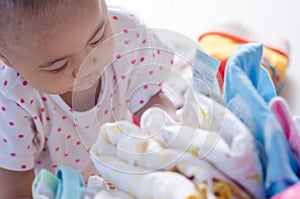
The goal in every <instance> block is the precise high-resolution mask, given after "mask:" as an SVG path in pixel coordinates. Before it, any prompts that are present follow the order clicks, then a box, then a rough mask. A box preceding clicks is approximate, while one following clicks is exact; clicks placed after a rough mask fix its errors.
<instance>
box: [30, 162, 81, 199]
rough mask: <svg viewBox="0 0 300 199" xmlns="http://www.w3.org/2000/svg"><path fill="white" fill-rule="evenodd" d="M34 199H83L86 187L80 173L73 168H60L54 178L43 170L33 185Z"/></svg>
mask: <svg viewBox="0 0 300 199" xmlns="http://www.w3.org/2000/svg"><path fill="white" fill-rule="evenodd" d="M32 194H33V198H34V199H68V198H74V199H81V198H83V197H84V194H85V185H84V181H83V178H82V176H81V175H80V173H79V172H78V171H76V170H74V169H72V168H69V167H65V166H60V167H59V168H58V170H57V172H56V175H55V176H54V175H53V174H52V173H51V172H50V171H48V170H46V169H42V170H41V171H40V172H39V174H38V175H37V176H36V177H35V179H34V181H33V184H32Z"/></svg>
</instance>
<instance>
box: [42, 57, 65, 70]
mask: <svg viewBox="0 0 300 199" xmlns="http://www.w3.org/2000/svg"><path fill="white" fill-rule="evenodd" d="M67 57H68V56H64V57H61V58H58V59H55V60H53V61H50V62H47V63H45V64H41V65H39V66H38V68H47V67H49V66H51V65H53V64H55V63H56V62H59V61H62V60H64V59H66V58H67Z"/></svg>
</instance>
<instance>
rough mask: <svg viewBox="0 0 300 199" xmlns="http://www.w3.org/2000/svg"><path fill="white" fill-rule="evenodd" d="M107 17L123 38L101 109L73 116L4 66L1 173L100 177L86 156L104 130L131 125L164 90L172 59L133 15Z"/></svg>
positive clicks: (105, 79) (0, 74)
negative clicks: (65, 171)
mask: <svg viewBox="0 0 300 199" xmlns="http://www.w3.org/2000/svg"><path fill="white" fill-rule="evenodd" d="M109 11H110V17H111V18H110V20H111V22H112V25H113V30H114V33H115V34H116V35H119V36H117V38H118V39H117V44H116V49H117V50H116V53H115V56H114V57H115V59H114V60H113V62H112V64H110V65H109V66H108V67H107V68H106V70H105V72H104V73H103V75H102V77H101V81H102V85H101V92H100V96H99V98H98V102H97V105H96V106H95V107H94V108H92V109H90V110H88V111H84V112H77V111H74V110H73V109H72V108H70V107H69V106H68V105H67V104H66V103H65V102H64V101H63V100H62V99H61V98H60V96H59V95H50V94H46V93H43V92H40V91H38V90H37V89H35V88H33V87H32V86H31V85H29V84H28V83H27V81H26V80H24V79H23V78H22V77H21V76H20V75H19V73H18V72H16V71H15V70H14V69H12V68H10V67H7V66H6V65H5V64H4V63H2V62H0V149H1V153H0V167H1V168H5V169H8V170H13V171H26V170H29V169H33V168H34V170H35V172H36V173H37V172H39V171H40V170H41V169H42V168H46V169H48V170H50V171H52V172H53V173H54V172H55V171H56V169H57V168H58V167H59V166H60V165H65V166H70V167H72V168H74V169H77V170H78V171H79V172H81V174H82V175H83V176H84V178H85V179H87V178H88V176H89V175H93V174H97V170H96V169H95V168H94V166H93V164H92V161H91V160H90V157H89V153H88V151H89V148H90V147H91V145H92V144H93V143H94V142H95V141H96V139H97V136H98V131H99V128H100V126H101V125H102V124H104V123H106V122H114V121H117V120H130V121H131V113H130V111H129V110H131V112H136V111H137V110H139V109H140V108H141V107H143V106H144V105H145V104H146V103H147V101H148V100H149V99H150V97H151V96H153V95H154V94H156V93H157V92H158V91H159V90H160V86H161V84H162V82H161V81H162V80H163V79H164V78H165V75H166V74H167V72H164V71H167V69H166V67H165V66H167V65H169V66H170V65H172V63H173V60H172V58H173V56H172V55H171V54H170V53H168V52H167V51H164V49H165V47H164V46H163V45H162V43H161V42H160V40H159V39H158V38H157V37H156V36H155V34H154V33H153V32H151V31H149V30H147V31H145V29H143V28H144V27H145V26H144V25H143V23H142V22H141V21H140V20H139V19H138V18H137V17H136V16H135V15H134V14H132V13H130V12H128V11H126V10H123V9H121V8H118V7H109ZM134 29H135V30H134ZM127 35H128V36H127ZM151 46H154V48H151ZM160 46H161V48H160ZM157 63H159V64H157Z"/></svg>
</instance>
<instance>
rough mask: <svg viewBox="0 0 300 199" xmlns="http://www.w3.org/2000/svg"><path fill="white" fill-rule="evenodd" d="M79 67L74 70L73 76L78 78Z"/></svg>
mask: <svg viewBox="0 0 300 199" xmlns="http://www.w3.org/2000/svg"><path fill="white" fill-rule="evenodd" d="M78 70H79V69H75V70H73V77H74V78H76V76H77V73H78Z"/></svg>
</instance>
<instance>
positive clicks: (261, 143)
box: [224, 43, 299, 197]
mask: <svg viewBox="0 0 300 199" xmlns="http://www.w3.org/2000/svg"><path fill="white" fill-rule="evenodd" d="M262 50H263V46H262V45H261V44H256V43H249V44H244V45H240V46H239V47H238V48H237V50H236V52H235V53H234V54H233V55H232V56H231V57H230V59H229V60H228V62H227V66H226V70H225V81H224V95H225V102H226V106H227V107H228V108H229V109H230V110H231V111H232V112H233V113H235V115H237V116H238V118H239V119H240V120H241V121H242V122H243V123H244V124H245V125H246V126H247V127H248V128H249V129H250V131H251V132H252V134H253V136H254V137H255V139H256V142H257V148H258V149H259V152H260V157H261V163H262V165H263V171H264V176H265V178H264V183H265V189H266V192H267V196H268V197H271V196H274V195H276V194H278V193H280V192H281V191H283V190H285V189H286V188H288V187H289V186H291V185H293V184H295V183H297V182H298V181H299V178H298V176H297V174H298V173H299V166H298V165H297V162H296V160H295V158H294V157H293V154H292V151H291V149H290V148H289V144H288V141H287V139H286V135H285V133H284V130H283V128H282V125H281V124H280V122H279V121H278V119H277V117H276V116H275V114H274V113H273V111H272V110H271V108H270V107H269V106H268V104H269V103H270V102H271V101H272V100H273V99H274V98H275V97H276V92H275V88H274V85H273V83H272V80H271V79H270V76H269V75H268V73H267V71H266V69H265V68H263V67H261V65H260V60H261V57H262Z"/></svg>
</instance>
